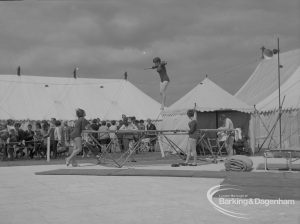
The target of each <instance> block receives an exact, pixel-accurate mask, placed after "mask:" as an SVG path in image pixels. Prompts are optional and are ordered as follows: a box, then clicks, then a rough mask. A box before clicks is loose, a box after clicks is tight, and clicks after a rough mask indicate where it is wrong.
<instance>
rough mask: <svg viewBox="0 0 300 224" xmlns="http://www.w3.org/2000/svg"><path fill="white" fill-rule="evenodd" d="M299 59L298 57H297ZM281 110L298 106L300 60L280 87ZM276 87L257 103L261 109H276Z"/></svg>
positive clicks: (299, 95) (277, 102)
mask: <svg viewBox="0 0 300 224" xmlns="http://www.w3.org/2000/svg"><path fill="white" fill-rule="evenodd" d="M299 60H300V58H299ZM280 95H281V100H283V104H282V107H283V110H296V109H299V108H300V62H299V67H298V69H297V70H296V71H295V72H294V73H293V74H292V75H291V76H290V77H289V79H288V80H287V81H285V82H284V83H283V84H282V85H281V87H280ZM278 105H279V92H278V89H277V90H276V91H274V92H273V93H271V94H270V95H269V96H267V97H266V98H265V99H263V100H262V101H260V102H259V103H258V104H257V106H256V107H257V109H258V110H261V111H274V110H278Z"/></svg>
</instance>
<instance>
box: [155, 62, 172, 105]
mask: <svg viewBox="0 0 300 224" xmlns="http://www.w3.org/2000/svg"><path fill="white" fill-rule="evenodd" d="M153 63H154V66H152V69H156V71H157V72H158V74H159V76H160V95H161V108H160V109H161V110H164V107H165V103H166V90H167V87H168V84H169V82H170V79H169V77H168V74H167V69H166V64H167V62H166V61H162V60H161V59H160V58H159V57H155V58H153Z"/></svg>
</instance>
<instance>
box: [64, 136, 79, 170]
mask: <svg viewBox="0 0 300 224" xmlns="http://www.w3.org/2000/svg"><path fill="white" fill-rule="evenodd" d="M81 150H82V140H81V137H76V138H75V139H74V149H73V151H72V153H71V155H70V156H69V157H67V158H66V164H67V165H69V164H70V163H71V164H72V165H73V166H77V163H76V160H75V156H76V155H77V154H78V153H79V152H81Z"/></svg>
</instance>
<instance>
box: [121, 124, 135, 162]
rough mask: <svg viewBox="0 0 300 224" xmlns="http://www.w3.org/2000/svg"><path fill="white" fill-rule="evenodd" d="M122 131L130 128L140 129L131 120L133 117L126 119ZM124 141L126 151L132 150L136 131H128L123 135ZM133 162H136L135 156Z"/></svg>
mask: <svg viewBox="0 0 300 224" xmlns="http://www.w3.org/2000/svg"><path fill="white" fill-rule="evenodd" d="M119 130H120V131H122V130H123V131H126V130H128V131H130V130H138V128H137V126H136V125H135V124H133V123H132V122H131V119H125V120H124V124H123V125H122V126H121V127H120V129H119ZM123 143H124V148H125V151H127V150H129V151H132V150H133V149H134V144H135V141H134V133H130V132H129V133H126V134H124V135H123ZM131 162H136V160H135V159H134V158H132V160H131Z"/></svg>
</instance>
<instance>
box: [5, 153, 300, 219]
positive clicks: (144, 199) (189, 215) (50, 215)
mask: <svg viewBox="0 0 300 224" xmlns="http://www.w3.org/2000/svg"><path fill="white" fill-rule="evenodd" d="M253 161H254V167H256V165H257V164H259V163H262V162H263V158H261V157H256V158H253ZM280 161H281V162H282V163H284V160H280ZM84 162H85V163H83V164H82V166H81V167H76V168H68V169H91V168H93V169H105V167H103V166H96V165H94V164H93V163H91V162H89V161H84ZM276 162H279V160H278V161H276ZM27 165H28V164H27ZM61 168H66V167H65V165H64V164H55V165H36V166H29V165H28V166H10V167H0V176H1V179H2V180H1V182H0V192H1V194H0V223H1V224H18V223H20V224H21V223H22V224H24V223H30V224H35V223H36V224H43V223H45V224H48V223H55V224H60V223H63V224H68V223H72V224H77V223H80V224H82V223H89V224H93V223H97V224H99V223H105V224H110V223H126V224H127V223H128V224H133V223H149V224H150V223H151V224H152V223H155V224H157V223H163V224H168V223H172V224H174V223H189V224H190V223H197V224H198V223H222V224H229V223H230V224H234V223H253V224H256V223H257V224H258V223H272V224H276V223H289V224H293V223H295V224H296V223H298V224H299V223H300V214H299V211H300V201H295V204H290V205H282V204H281V205H270V206H265V205H258V204H256V205H247V206H246V205H239V206H237V205H234V204H230V205H224V206H223V208H225V209H227V210H230V211H237V212H240V213H244V214H246V215H247V217H248V218H249V219H238V218H235V217H230V216H228V215H225V214H222V213H221V212H220V211H218V210H216V209H215V208H214V206H213V205H212V204H211V203H210V202H209V200H208V198H207V192H208V190H209V189H210V188H212V187H213V186H216V185H218V184H220V183H221V182H222V181H223V179H215V178H185V177H180V178H179V177H114V176H111V177H107V176H104V177H100V176H48V175H35V172H41V171H47V170H52V169H61ZM128 168H130V169H159V170H167V169H172V170H174V169H181V170H182V169H193V170H194V169H197V170H213V171H218V170H224V164H223V163H218V164H206V165H202V166H197V167H179V168H172V167H170V164H156V165H148V164H147V165H143V164H136V165H131V166H130V167H124V168H123V169H128ZM253 172H257V170H254V171H253ZM259 172H262V171H259ZM299 175H300V173H299ZM299 178H300V176H299ZM213 200H214V202H217V201H218V198H215V199H213Z"/></svg>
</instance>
